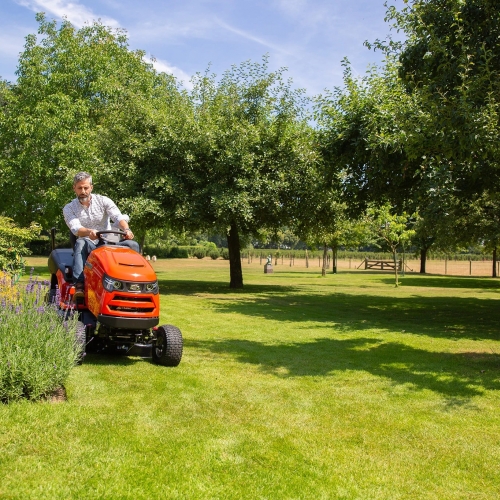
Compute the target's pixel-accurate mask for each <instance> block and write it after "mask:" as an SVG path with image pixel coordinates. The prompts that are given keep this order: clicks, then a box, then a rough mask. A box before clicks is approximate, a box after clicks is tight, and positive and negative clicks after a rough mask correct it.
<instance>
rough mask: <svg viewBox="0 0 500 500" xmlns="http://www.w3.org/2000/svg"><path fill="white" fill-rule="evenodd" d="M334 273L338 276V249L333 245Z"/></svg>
mask: <svg viewBox="0 0 500 500" xmlns="http://www.w3.org/2000/svg"><path fill="white" fill-rule="evenodd" d="M332 261H333V264H332V273H333V274H337V247H336V246H335V245H332Z"/></svg>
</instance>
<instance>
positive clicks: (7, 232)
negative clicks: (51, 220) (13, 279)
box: [0, 216, 40, 276]
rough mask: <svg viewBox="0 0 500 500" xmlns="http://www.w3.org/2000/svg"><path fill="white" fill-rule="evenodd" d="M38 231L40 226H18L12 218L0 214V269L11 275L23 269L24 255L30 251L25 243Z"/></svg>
mask: <svg viewBox="0 0 500 500" xmlns="http://www.w3.org/2000/svg"><path fill="white" fill-rule="evenodd" d="M39 233H40V226H39V225H38V224H35V223H32V224H31V226H30V227H27V228H20V227H17V226H16V225H15V224H14V221H13V220H12V219H9V218H8V217H2V216H0V271H8V272H9V273H10V274H11V275H12V276H14V275H19V274H21V273H22V272H23V271H24V258H23V257H24V256H26V255H29V254H30V253H31V252H30V250H29V249H28V248H27V246H26V245H27V243H28V242H29V241H30V240H31V239H33V238H34V237H36V236H37V235H38V234H39Z"/></svg>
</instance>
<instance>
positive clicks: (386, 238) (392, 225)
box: [367, 204, 415, 286]
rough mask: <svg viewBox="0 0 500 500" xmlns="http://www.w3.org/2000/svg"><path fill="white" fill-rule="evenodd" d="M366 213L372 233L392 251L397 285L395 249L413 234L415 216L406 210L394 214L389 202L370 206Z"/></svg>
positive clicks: (407, 240)
mask: <svg viewBox="0 0 500 500" xmlns="http://www.w3.org/2000/svg"><path fill="white" fill-rule="evenodd" d="M367 215H368V220H369V221H370V223H371V227H372V230H373V233H374V234H375V235H376V236H377V238H378V240H379V241H380V242H382V243H384V244H385V245H387V246H388V247H389V249H390V251H391V253H392V257H393V261H394V277H395V285H396V286H399V279H398V263H397V250H398V248H399V247H400V246H401V245H402V244H404V243H407V242H409V241H410V240H411V238H412V237H413V236H414V234H415V230H414V229H413V228H412V227H411V226H412V219H413V220H414V218H415V216H414V215H413V216H409V215H408V214H407V213H406V212H403V213H401V214H400V215H398V214H395V213H394V212H393V210H392V207H391V206H390V205H389V204H385V205H383V206H380V207H370V208H369V209H368V213H367Z"/></svg>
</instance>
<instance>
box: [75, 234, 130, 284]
mask: <svg viewBox="0 0 500 500" xmlns="http://www.w3.org/2000/svg"><path fill="white" fill-rule="evenodd" d="M120 246H126V247H129V248H131V249H132V250H135V251H136V252H139V243H137V241H134V240H124V241H122V242H120ZM96 248H97V245H94V243H92V242H91V241H90V240H89V239H88V238H78V239H77V240H76V243H75V247H74V249H73V279H74V281H75V283H78V282H80V283H83V267H84V266H85V262H87V259H88V257H89V255H90V252H92V250H95V249H96Z"/></svg>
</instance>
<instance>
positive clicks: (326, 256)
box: [321, 244, 328, 276]
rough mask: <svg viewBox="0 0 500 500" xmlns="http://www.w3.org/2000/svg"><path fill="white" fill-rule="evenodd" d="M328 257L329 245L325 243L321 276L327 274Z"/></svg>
mask: <svg viewBox="0 0 500 500" xmlns="http://www.w3.org/2000/svg"><path fill="white" fill-rule="evenodd" d="M327 259H328V247H327V246H326V244H325V245H323V267H322V268H321V276H326V268H327V267H328V264H327Z"/></svg>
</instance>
